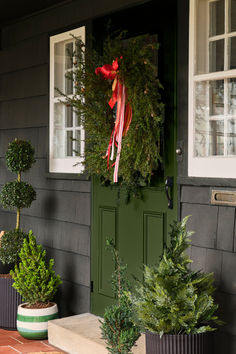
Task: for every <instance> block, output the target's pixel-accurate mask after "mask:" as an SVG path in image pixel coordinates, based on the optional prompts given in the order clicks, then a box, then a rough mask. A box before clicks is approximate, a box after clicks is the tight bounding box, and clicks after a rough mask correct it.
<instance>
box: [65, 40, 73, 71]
mask: <svg viewBox="0 0 236 354" xmlns="http://www.w3.org/2000/svg"><path fill="white" fill-rule="evenodd" d="M72 66H73V42H70V43H67V44H66V45H65V69H66V70H68V69H72Z"/></svg>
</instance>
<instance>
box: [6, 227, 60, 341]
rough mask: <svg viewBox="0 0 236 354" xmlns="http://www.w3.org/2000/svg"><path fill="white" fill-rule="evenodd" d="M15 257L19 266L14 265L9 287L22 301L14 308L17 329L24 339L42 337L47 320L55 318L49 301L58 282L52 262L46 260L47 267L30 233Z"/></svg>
mask: <svg viewBox="0 0 236 354" xmlns="http://www.w3.org/2000/svg"><path fill="white" fill-rule="evenodd" d="M19 257H20V263H19V265H17V264H16V265H15V269H14V270H11V272H10V274H11V276H12V278H13V280H14V283H13V287H14V288H15V289H16V290H17V291H18V292H19V293H20V294H21V296H22V298H23V300H24V301H26V303H25V304H21V305H19V307H18V314H17V329H18V331H19V333H20V334H21V335H22V336H23V337H25V338H28V339H42V338H46V337H47V326H48V321H49V320H52V319H55V318H58V309H57V305H56V304H55V303H52V302H51V301H52V299H53V297H54V295H55V293H56V291H57V289H58V287H59V285H60V284H61V279H60V276H59V275H56V274H55V272H54V271H53V265H54V260H53V259H50V261H49V264H48V265H47V263H46V251H45V250H43V248H42V246H41V245H37V243H36V238H35V236H34V235H33V233H32V231H30V232H29V235H28V238H25V239H24V242H23V246H22V248H21V251H20V253H19ZM32 316H34V317H35V319H34V321H33V326H32V328H29V325H30V323H32ZM37 323H38V327H37Z"/></svg>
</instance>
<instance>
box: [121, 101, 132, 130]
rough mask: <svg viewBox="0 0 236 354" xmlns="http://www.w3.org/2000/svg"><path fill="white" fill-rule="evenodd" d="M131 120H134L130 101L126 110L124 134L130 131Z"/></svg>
mask: <svg viewBox="0 0 236 354" xmlns="http://www.w3.org/2000/svg"><path fill="white" fill-rule="evenodd" d="M131 121H132V107H131V106H130V104H129V103H128V104H127V106H126V110H125V123H124V131H123V136H124V135H126V134H127V133H128V130H129V127H130V123H131Z"/></svg>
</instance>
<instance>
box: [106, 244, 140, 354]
mask: <svg viewBox="0 0 236 354" xmlns="http://www.w3.org/2000/svg"><path fill="white" fill-rule="evenodd" d="M107 246H108V247H109V248H110V250H111V252H112V256H113V261H114V263H115V270H114V272H113V275H112V289H113V291H114V294H115V297H116V299H117V303H115V304H113V305H112V306H110V307H107V308H106V310H105V313H104V316H103V320H102V321H100V322H101V327H100V328H101V332H102V338H103V339H104V340H105V342H106V344H107V347H106V348H107V350H108V352H109V353H110V354H128V353H130V352H131V349H132V347H133V346H134V344H135V342H136V341H137V340H138V338H139V336H140V329H139V327H138V326H137V325H135V323H134V322H133V307H132V303H131V301H130V299H129V296H128V291H130V284H129V281H128V279H127V278H126V268H127V265H123V264H122V261H121V259H120V257H119V253H118V251H117V249H116V248H115V244H114V242H113V241H112V240H107Z"/></svg>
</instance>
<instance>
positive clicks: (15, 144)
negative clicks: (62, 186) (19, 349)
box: [0, 139, 36, 329]
mask: <svg viewBox="0 0 236 354" xmlns="http://www.w3.org/2000/svg"><path fill="white" fill-rule="evenodd" d="M34 162H35V159H34V149H33V147H32V145H31V144H30V142H28V141H24V140H18V139H15V140H13V141H12V142H11V143H10V144H9V146H8V150H7V152H6V165H7V167H8V169H9V170H10V171H11V172H14V173H17V179H16V180H14V181H11V182H8V183H6V184H5V185H4V186H3V188H2V191H1V193H0V202H1V204H2V206H3V208H5V209H10V210H11V209H16V227H15V229H13V230H9V231H2V232H1V238H0V260H1V262H2V263H3V264H4V265H7V268H6V270H7V274H0V292H1V300H0V301H1V306H0V327H3V328H12V329H15V328H16V310H17V307H18V305H19V303H21V297H20V295H19V294H17V292H16V291H15V289H13V288H12V283H13V280H12V278H11V276H10V275H9V274H8V272H9V269H11V268H12V267H13V266H14V264H15V263H17V262H18V260H19V258H18V254H19V251H20V249H21V247H22V244H23V240H24V238H25V237H27V234H26V233H24V232H23V231H22V230H21V229H20V212H21V209H22V208H28V207H30V205H31V203H32V201H33V200H34V199H35V197H36V193H35V191H34V189H33V187H32V186H31V185H30V184H28V183H26V182H22V181H21V174H22V172H25V171H27V170H29V169H30V168H31V166H32V164H33V163H34Z"/></svg>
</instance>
